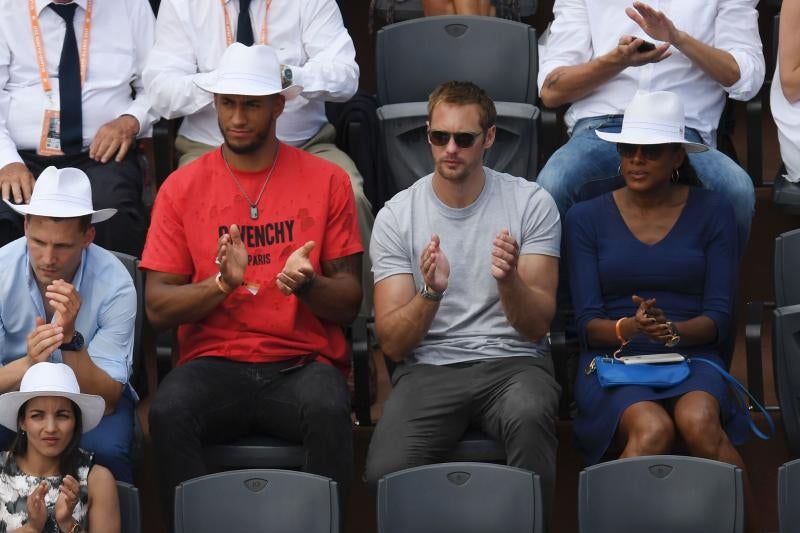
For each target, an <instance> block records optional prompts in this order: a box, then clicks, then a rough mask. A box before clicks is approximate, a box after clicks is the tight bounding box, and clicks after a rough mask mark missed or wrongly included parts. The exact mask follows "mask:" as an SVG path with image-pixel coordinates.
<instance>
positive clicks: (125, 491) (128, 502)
mask: <svg viewBox="0 0 800 533" xmlns="http://www.w3.org/2000/svg"><path fill="white" fill-rule="evenodd" d="M117 494H118V495H119V514H120V524H121V525H122V528H121V529H120V531H121V532H122V533H139V532H140V531H141V530H142V528H141V518H140V514H139V490H138V489H137V488H136V487H134V486H133V485H131V484H130V483H124V482H122V481H117Z"/></svg>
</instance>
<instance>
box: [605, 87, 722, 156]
mask: <svg viewBox="0 0 800 533" xmlns="http://www.w3.org/2000/svg"><path fill="white" fill-rule="evenodd" d="M595 133H596V134H597V136H598V137H600V138H601V139H603V140H606V141H610V142H615V143H627V144H670V143H676V144H682V145H683V147H684V148H685V149H686V151H687V152H703V151H705V150H707V149H708V147H707V146H705V145H703V144H700V143H693V142H690V141H687V140H686V138H685V134H686V116H685V114H684V108H683V101H682V100H681V99H680V97H679V96H678V95H677V94H675V93H672V92H669V91H656V92H646V91H637V92H636V94H635V95H634V96H633V99H632V100H631V102H630V103H629V104H628V107H627V108H626V109H625V115H624V116H623V118H622V129H621V131H620V132H619V133H608V132H601V131H597V132H595Z"/></svg>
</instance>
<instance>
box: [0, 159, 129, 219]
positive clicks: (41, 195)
mask: <svg viewBox="0 0 800 533" xmlns="http://www.w3.org/2000/svg"><path fill="white" fill-rule="evenodd" d="M3 201H4V202H5V203H6V204H8V206H9V207H10V208H11V209H13V210H14V211H16V212H17V213H19V214H21V215H36V216H42V217H54V218H72V217H82V216H86V215H92V224H95V223H97V222H102V221H104V220H108V219H109V218H111V217H113V216H114V213H116V212H117V210H116V209H111V208H109V209H98V210H95V209H94V207H93V206H92V186H91V184H90V183H89V178H88V176H86V174H84V172H83V171H82V170H78V169H77V168H70V167H67V168H56V167H47V168H46V169H44V171H43V172H42V173H41V174H40V175H39V177H38V178H36V183H35V184H34V186H33V194H31V202H30V203H29V204H12V203H11V202H9V201H8V200H3Z"/></svg>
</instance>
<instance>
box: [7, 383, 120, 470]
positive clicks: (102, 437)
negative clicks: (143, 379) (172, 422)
mask: <svg viewBox="0 0 800 533" xmlns="http://www.w3.org/2000/svg"><path fill="white" fill-rule="evenodd" d="M134 406H135V402H134V400H133V398H132V396H131V393H130V388H129V387H128V386H126V387H125V391H124V392H123V393H122V396H120V398H119V401H118V402H117V407H116V409H114V412H113V413H111V414H110V415H106V416H104V417H103V419H102V420H100V423H99V424H98V425H97V427H95V428H94V429H93V430H91V431H89V432H88V433H86V434H84V435H83V437H82V438H81V448H83V449H84V450H86V451H89V452H93V453H94V462H95V463H96V464H99V465H103V466H105V467H106V468H108V469H109V470H111V473H112V474H114V479H116V480H117V481H125V482H126V483H133V470H132V469H131V460H130V456H129V452H130V446H131V440H133V417H134V411H133V409H134ZM14 435H16V433H14V432H13V431H11V430H9V429H6V428H5V427H2V426H0V448H1V449H4V450H7V449H8V448H9V446H11V442H12V441H13V440H14Z"/></svg>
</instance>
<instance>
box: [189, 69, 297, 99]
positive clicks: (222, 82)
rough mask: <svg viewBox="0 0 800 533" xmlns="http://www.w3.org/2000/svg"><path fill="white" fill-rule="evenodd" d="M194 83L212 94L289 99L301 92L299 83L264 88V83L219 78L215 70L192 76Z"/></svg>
mask: <svg viewBox="0 0 800 533" xmlns="http://www.w3.org/2000/svg"><path fill="white" fill-rule="evenodd" d="M194 84H195V85H197V86H198V87H200V88H201V89H203V90H204V91H207V92H210V93H214V94H237V95H241V96H269V95H271V94H282V95H283V97H284V98H286V100H291V99H293V98H295V97H297V96H298V95H299V94H300V93H301V92H303V87H301V86H300V85H290V86H288V87H286V88H285V89H282V90H280V91H268V90H264V85H263V84H261V83H258V82H256V81H252V80H245V79H230V78H220V77H219V76H218V75H217V73H216V72H205V73H203V74H196V75H195V76H194Z"/></svg>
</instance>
